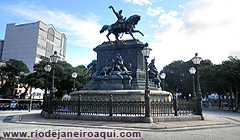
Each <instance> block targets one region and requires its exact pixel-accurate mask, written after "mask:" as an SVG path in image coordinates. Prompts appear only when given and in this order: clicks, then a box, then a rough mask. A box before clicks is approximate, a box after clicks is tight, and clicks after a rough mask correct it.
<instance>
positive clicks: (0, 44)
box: [0, 40, 4, 60]
mask: <svg viewBox="0 0 240 140" xmlns="http://www.w3.org/2000/svg"><path fill="white" fill-rule="evenodd" d="M3 45H4V40H0V60H2V52H3Z"/></svg>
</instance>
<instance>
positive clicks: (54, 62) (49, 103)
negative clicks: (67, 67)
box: [48, 51, 59, 114]
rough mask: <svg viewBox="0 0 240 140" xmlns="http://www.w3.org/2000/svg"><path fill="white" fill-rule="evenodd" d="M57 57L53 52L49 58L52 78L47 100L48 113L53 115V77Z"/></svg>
mask: <svg viewBox="0 0 240 140" xmlns="http://www.w3.org/2000/svg"><path fill="white" fill-rule="evenodd" d="M58 58H59V56H58V55H57V52H56V51H55V52H54V54H53V55H51V56H50V60H51V62H52V64H53V77H52V89H51V91H50V92H51V93H50V96H49V99H48V107H49V108H48V113H49V114H51V113H53V111H52V102H51V101H52V99H53V95H55V87H54V76H55V64H56V63H57V61H58Z"/></svg>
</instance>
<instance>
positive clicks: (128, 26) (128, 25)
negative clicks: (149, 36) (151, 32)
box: [100, 15, 144, 42]
mask: <svg viewBox="0 0 240 140" xmlns="http://www.w3.org/2000/svg"><path fill="white" fill-rule="evenodd" d="M139 20H140V16H139V15H132V16H130V17H129V18H128V19H127V20H125V21H124V22H123V23H114V24H112V25H104V26H103V27H102V29H101V30H100V33H103V32H104V31H105V30H108V34H107V35H106V36H107V38H108V40H109V42H110V39H109V35H110V34H111V33H113V34H114V35H115V38H116V40H117V41H119V38H118V37H119V34H120V33H125V34H130V35H131V36H132V38H133V39H134V40H136V39H135V38H134V36H133V34H132V33H135V32H138V33H140V34H141V35H142V36H144V35H143V33H142V32H140V31H139V30H134V28H135V25H137V23H138V21H139Z"/></svg>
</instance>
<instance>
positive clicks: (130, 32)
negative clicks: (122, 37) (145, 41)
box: [129, 30, 136, 40]
mask: <svg viewBox="0 0 240 140" xmlns="http://www.w3.org/2000/svg"><path fill="white" fill-rule="evenodd" d="M132 33H133V32H132V31H131V30H130V31H129V34H130V35H131V36H132V38H133V40H136V39H135V37H134V36H133V34H132Z"/></svg>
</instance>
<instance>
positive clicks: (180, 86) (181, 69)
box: [161, 60, 213, 97]
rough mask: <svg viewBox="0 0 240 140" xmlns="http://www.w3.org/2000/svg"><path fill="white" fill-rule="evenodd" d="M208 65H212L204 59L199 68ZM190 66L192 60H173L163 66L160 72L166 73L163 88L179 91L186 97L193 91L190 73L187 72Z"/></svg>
mask: <svg viewBox="0 0 240 140" xmlns="http://www.w3.org/2000/svg"><path fill="white" fill-rule="evenodd" d="M210 65H213V64H212V63H211V61H210V60H204V61H202V62H201V67H200V68H199V69H201V68H203V67H207V66H210ZM192 66H193V63H192V61H187V62H184V61H174V62H172V63H171V64H169V65H167V66H165V67H164V68H163V71H161V73H162V72H164V73H165V74H166V75H167V77H166V79H165V89H166V90H168V91H171V92H175V91H177V92H181V93H182V94H183V96H185V97H188V95H189V94H190V93H192V92H193V91H192V90H193V87H192V86H193V85H192V75H191V74H190V73H189V69H190V68H191V67H192ZM195 83H196V82H195Z"/></svg>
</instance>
